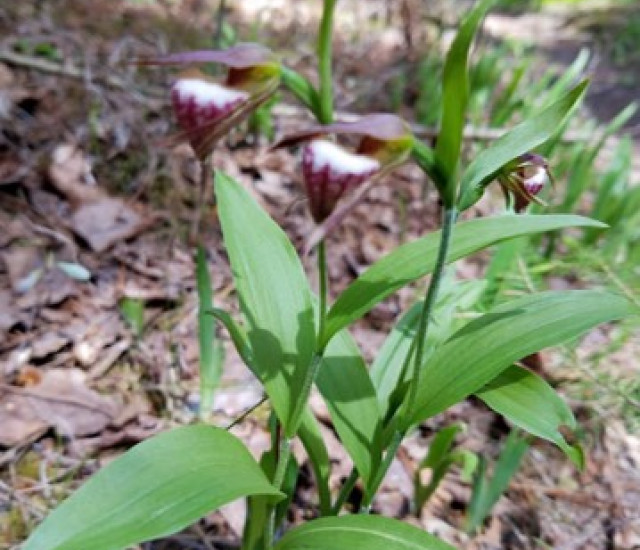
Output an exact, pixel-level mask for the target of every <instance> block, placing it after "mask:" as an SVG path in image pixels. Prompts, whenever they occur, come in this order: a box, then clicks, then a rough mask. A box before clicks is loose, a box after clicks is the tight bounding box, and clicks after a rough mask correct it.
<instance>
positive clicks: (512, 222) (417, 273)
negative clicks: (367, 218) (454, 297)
mask: <svg viewBox="0 0 640 550" xmlns="http://www.w3.org/2000/svg"><path fill="white" fill-rule="evenodd" d="M564 227H604V225H603V224H601V223H600V222H597V221H595V220H590V219H588V218H584V217H582V216H572V215H554V216H541V215H537V216H536V215H519V216H515V215H504V216H496V217H493V218H480V219H476V220H471V221H468V222H464V223H460V224H457V225H456V226H455V229H454V231H453V238H452V242H451V247H450V249H449V255H448V256H447V260H448V261H449V262H453V261H455V260H458V259H460V258H463V257H465V256H468V255H469V254H472V253H474V252H477V251H478V250H482V249H483V248H486V247H487V246H490V245H492V244H495V243H499V242H502V241H505V240H507V239H512V238H514V237H520V236H523V235H530V234H534V233H543V232H545V231H552V230H556V229H562V228H564ZM439 243H440V232H433V233H430V234H429V235H427V236H426V237H423V238H421V239H418V240H416V241H413V242H410V243H407V244H404V245H402V246H399V247H398V248H396V249H395V250H393V251H392V252H391V253H390V254H387V255H386V256H385V257H383V258H382V259H381V260H379V261H378V262H376V263H375V264H373V265H372V266H371V267H370V268H369V269H367V270H366V271H365V272H364V273H363V274H362V275H360V277H358V278H357V279H356V280H355V281H354V282H353V283H351V284H350V285H349V286H348V287H347V288H346V290H345V291H344V292H343V293H342V294H341V295H340V296H338V299H337V300H336V301H335V303H334V304H333V306H332V307H331V309H330V310H329V313H328V317H327V326H326V330H325V343H326V342H328V341H329V340H330V339H331V337H332V336H333V335H334V334H336V333H337V332H338V331H340V330H342V329H343V328H345V327H347V326H349V325H350V324H351V323H353V322H354V321H356V320H358V319H360V318H361V317H362V316H363V315H365V314H366V313H367V312H369V311H370V310H371V309H372V308H373V307H374V306H375V305H376V304H378V303H379V302H381V301H382V300H384V299H385V298H386V297H387V296H389V295H390V294H392V293H393V292H395V291H396V290H398V289H400V288H402V287H403V286H405V285H407V284H409V283H411V282H413V281H415V280H417V279H419V278H420V277H423V276H424V275H427V274H428V273H431V271H432V270H433V267H434V265H435V261H436V256H437V254H438V246H439Z"/></svg>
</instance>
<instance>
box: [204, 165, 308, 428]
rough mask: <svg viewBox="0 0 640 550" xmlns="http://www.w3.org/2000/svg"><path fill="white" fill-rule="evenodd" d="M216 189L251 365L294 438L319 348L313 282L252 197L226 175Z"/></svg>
mask: <svg viewBox="0 0 640 550" xmlns="http://www.w3.org/2000/svg"><path fill="white" fill-rule="evenodd" d="M215 189H216V197H217V200H218V210H219V212H220V223H221V225H222V232H223V236H224V244H225V246H226V249H227V253H228V255H229V261H230V263H231V269H232V272H233V277H234V281H235V285H236V288H237V290H238V295H239V298H240V306H241V308H242V312H243V314H244V316H245V319H246V325H247V336H248V340H249V345H250V348H251V351H252V363H253V365H254V369H255V372H256V374H257V376H258V377H259V378H260V380H261V382H262V383H263V384H264V386H265V389H266V392H267V394H268V395H269V398H270V400H271V402H272V403H273V406H274V409H275V411H276V413H277V415H278V418H279V419H280V421H281V422H282V423H283V425H284V426H285V430H286V432H287V435H288V436H290V437H291V436H293V435H294V434H295V432H296V429H297V424H298V422H299V421H300V419H299V418H296V419H294V418H293V414H295V413H294V409H295V403H296V401H297V399H298V396H299V395H300V394H301V390H302V387H303V385H304V379H305V374H306V371H307V369H308V368H309V365H310V362H311V357H312V355H313V351H314V347H315V323H314V318H313V307H312V301H311V291H310V289H309V284H308V282H307V279H306V276H305V274H304V271H303V269H302V265H301V263H300V260H299V258H298V256H297V254H296V251H295V249H294V248H293V245H292V244H291V242H290V241H289V239H288V238H287V236H286V235H285V234H284V232H283V231H282V229H280V227H279V226H278V225H277V224H276V223H275V222H274V221H273V220H272V219H271V218H270V217H269V216H268V215H267V214H266V213H265V212H264V210H263V209H262V208H260V206H258V204H257V203H256V202H255V200H253V198H251V196H250V195H249V193H247V192H246V191H245V190H244V189H243V188H242V187H241V186H240V185H239V184H238V183H236V182H234V181H233V180H232V179H231V178H229V177H227V176H225V175H224V174H222V173H221V172H218V173H217V174H216V181H215Z"/></svg>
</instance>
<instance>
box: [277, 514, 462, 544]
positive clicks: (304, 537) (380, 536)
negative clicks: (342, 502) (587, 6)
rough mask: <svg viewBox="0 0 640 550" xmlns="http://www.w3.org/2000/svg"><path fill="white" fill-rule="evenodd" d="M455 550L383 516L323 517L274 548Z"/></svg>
mask: <svg viewBox="0 0 640 550" xmlns="http://www.w3.org/2000/svg"><path fill="white" fill-rule="evenodd" d="M347 548H348V549H349V550H391V549H393V550H452V549H453V547H452V546H449V545H448V544H446V543H444V542H442V541H441V540H439V539H437V538H436V537H434V536H432V535H430V534H428V533H426V532H425V531H423V530H422V529H418V528H417V527H413V526H412V525H409V524H407V523H403V522H401V521H398V520H396V519H391V518H385V517H382V516H367V515H353V516H340V517H330V518H321V519H317V520H314V521H310V522H309V523H305V524H303V525H301V526H300V527H297V528H295V529H293V530H291V531H289V532H288V533H286V534H285V535H284V537H282V539H280V541H279V542H278V544H276V545H275V547H274V549H273V550H343V549H347Z"/></svg>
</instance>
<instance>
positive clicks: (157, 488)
mask: <svg viewBox="0 0 640 550" xmlns="http://www.w3.org/2000/svg"><path fill="white" fill-rule="evenodd" d="M257 494H261V495H279V494H280V493H279V492H278V491H277V490H276V489H275V488H274V487H273V486H272V485H270V484H269V482H268V481H267V479H266V477H265V476H264V474H263V473H262V470H261V469H260V467H259V466H258V464H257V463H256V462H255V460H254V459H253V458H252V457H251V455H250V454H249V452H248V451H247V449H246V448H245V447H244V445H243V444H242V443H241V442H240V441H239V440H238V439H236V438H235V437H234V436H232V435H231V434H229V433H228V432H226V431H225V430H221V429H219V428H213V427H211V426H204V425H196V426H186V427H182V428H177V429H175V430H171V431H169V432H166V433H163V434H160V435H158V436H155V437H153V438H151V439H148V440H147V441H144V442H143V443H140V444H138V445H136V446H135V447H133V448H132V449H131V450H129V451H128V452H126V453H125V454H123V455H122V456H120V457H118V458H117V459H115V460H114V461H113V462H110V463H109V464H108V465H107V466H105V467H104V468H103V469H102V470H100V471H99V472H98V473H97V474H95V475H94V476H93V477H92V478H91V479H89V481H87V482H86V483H85V484H84V485H83V486H82V487H81V488H80V489H78V490H77V491H76V492H75V493H73V494H72V495H71V496H70V497H69V498H68V499H67V500H65V501H64V502H63V503H62V504H61V505H60V506H58V508H56V509H55V510H54V511H53V512H52V513H51V514H50V515H49V516H48V517H47V518H46V519H45V520H44V522H43V523H42V524H41V525H40V526H39V527H38V528H37V529H36V530H35V531H34V532H33V534H32V535H31V536H30V537H29V539H28V540H27V542H26V543H25V545H24V546H23V549H24V550H88V549H91V550H119V549H122V548H125V547H127V546H129V545H132V544H137V543H139V542H142V541H145V540H150V539H154V538H158V537H162V536H165V535H169V534H171V533H175V532H177V531H179V530H180V529H182V528H184V527H186V526H187V525H189V524H190V523H193V522H194V521H196V520H197V519H199V518H200V517H202V516H203V515H205V514H207V513H208V512H211V511H212V510H215V509H216V508H218V507H220V506H222V505H223V504H226V503H228V502H231V501H233V500H235V499H237V498H240V497H243V496H247V495H257Z"/></svg>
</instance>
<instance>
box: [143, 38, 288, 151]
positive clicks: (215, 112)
mask: <svg viewBox="0 0 640 550" xmlns="http://www.w3.org/2000/svg"><path fill="white" fill-rule="evenodd" d="M140 63H141V64H144V65H191V66H192V67H190V68H189V69H187V70H185V71H184V72H182V73H181V74H180V75H178V77H177V79H176V80H175V82H174V84H173V86H172V88H171V100H172V103H173V109H174V111H175V113H176V118H177V119H178V123H179V124H180V126H181V127H182V129H183V130H184V136H185V137H186V138H187V139H188V140H189V142H190V143H191V146H192V147H193V150H194V151H195V153H196V156H197V157H198V158H199V159H200V160H204V159H205V158H206V157H207V156H208V155H209V154H210V153H211V151H212V150H213V148H214V146H215V144H216V142H217V141H218V139H219V138H220V137H222V136H223V135H224V134H226V133H227V132H228V131H229V130H230V129H231V128H232V127H233V126H235V125H237V124H238V123H239V122H241V121H242V120H243V119H244V118H246V117H247V116H248V115H249V114H250V113H251V112H252V111H253V110H255V109H256V108H257V107H258V106H259V105H260V104H261V103H263V102H264V101H265V100H266V99H268V98H269V96H270V95H271V94H272V93H273V92H275V90H276V89H277V88H278V85H279V83H280V64H279V63H278V61H277V60H276V59H275V56H274V55H273V53H272V52H271V51H270V50H269V49H267V48H265V47H264V46H261V45H259V44H238V45H236V46H234V47H232V48H229V49H227V50H203V51H194V52H185V53H176V54H171V55H167V56H163V57H156V58H152V59H143V60H141V61H140ZM204 63H220V64H222V65H225V66H226V67H227V68H228V73H227V78H226V80H225V81H224V82H223V83H219V82H217V81H216V80H214V79H213V78H211V77H209V76H208V75H206V74H204V73H203V72H202V71H200V70H199V69H197V68H194V67H193V65H198V64H200V65H201V64H204Z"/></svg>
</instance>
